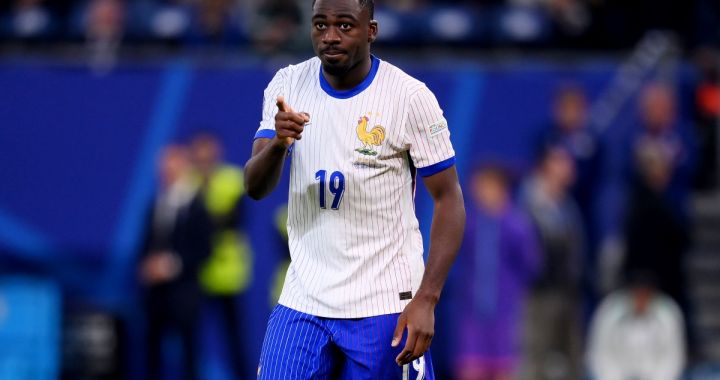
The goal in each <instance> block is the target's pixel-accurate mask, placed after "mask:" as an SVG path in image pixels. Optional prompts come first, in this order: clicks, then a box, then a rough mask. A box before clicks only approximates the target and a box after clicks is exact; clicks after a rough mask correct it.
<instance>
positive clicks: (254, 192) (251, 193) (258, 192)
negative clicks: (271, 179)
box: [247, 185, 267, 201]
mask: <svg viewBox="0 0 720 380" xmlns="http://www.w3.org/2000/svg"><path fill="white" fill-rule="evenodd" d="M247 195H248V197H250V198H252V199H253V200H256V201H259V200H261V199H263V198H265V196H266V195H267V191H264V189H262V188H261V187H260V186H257V185H255V186H251V185H248V187H247Z"/></svg>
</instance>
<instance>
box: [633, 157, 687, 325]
mask: <svg viewBox="0 0 720 380" xmlns="http://www.w3.org/2000/svg"><path fill="white" fill-rule="evenodd" d="M638 148H639V150H638V151H637V152H636V160H637V161H636V162H637V170H638V173H639V176H638V177H637V179H636V181H635V182H634V184H633V189H632V193H631V195H630V201H629V209H628V216H627V220H626V223H625V240H626V249H627V253H626V258H625V273H627V274H629V273H634V272H638V271H645V272H649V273H651V274H653V275H654V276H655V277H656V278H657V279H658V283H657V285H658V287H659V289H660V290H662V291H663V292H665V293H667V294H668V295H670V296H671V297H672V298H673V299H675V301H676V302H678V304H680V306H681V308H682V309H683V310H685V311H687V302H686V297H685V291H684V289H685V279H684V273H683V261H684V260H683V256H684V253H685V251H686V250H687V249H688V246H689V242H690V239H689V236H690V234H689V231H688V228H687V226H686V224H685V223H684V221H683V220H682V218H681V217H680V216H678V215H677V213H676V212H675V211H674V206H673V204H672V201H671V200H670V199H669V198H668V191H669V186H670V181H671V180H672V174H673V161H672V160H673V157H672V156H670V155H668V154H667V152H666V147H665V146H664V144H662V143H658V144H649V143H648V144H643V145H641V146H639V147H638Z"/></svg>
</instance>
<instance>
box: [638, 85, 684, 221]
mask: <svg viewBox="0 0 720 380" xmlns="http://www.w3.org/2000/svg"><path fill="white" fill-rule="evenodd" d="M640 118H641V120H640V122H641V129H640V131H639V132H638V134H637V135H636V136H635V137H634V140H633V145H632V154H633V156H632V160H631V162H630V164H631V165H632V168H631V172H632V173H633V175H632V176H631V178H630V180H631V182H634V181H635V180H638V179H640V180H642V177H643V176H644V175H645V174H644V173H639V172H638V169H643V168H642V167H638V166H636V165H635V164H636V163H640V162H642V161H643V160H644V159H643V158H642V157H640V156H641V155H643V154H645V152H648V151H653V152H655V153H656V154H659V155H662V160H663V161H664V162H665V163H666V165H667V169H668V170H669V173H668V174H669V178H668V183H667V186H666V189H665V190H664V192H665V196H666V197H667V198H668V200H669V201H670V203H671V205H672V207H673V209H674V212H675V213H677V214H678V215H679V216H680V217H681V218H683V219H685V218H686V217H687V215H686V214H687V204H686V202H687V201H688V196H689V192H690V187H691V181H692V174H693V173H692V172H693V165H694V162H693V161H694V157H693V155H694V149H693V148H694V147H693V146H692V145H693V144H692V143H691V139H690V138H689V136H686V135H684V134H683V133H684V132H687V131H686V130H685V129H684V128H682V126H681V125H680V122H679V120H678V117H677V99H676V98H675V93H674V91H673V89H672V88H671V87H669V86H668V85H666V84H662V83H651V84H649V85H648V86H646V87H645V88H644V89H643V92H642V94H641V97H640Z"/></svg>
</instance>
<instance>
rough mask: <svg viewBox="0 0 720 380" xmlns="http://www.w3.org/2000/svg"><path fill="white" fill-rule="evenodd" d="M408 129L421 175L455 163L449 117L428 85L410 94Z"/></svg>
mask: <svg viewBox="0 0 720 380" xmlns="http://www.w3.org/2000/svg"><path fill="white" fill-rule="evenodd" d="M405 128H406V129H405V144H406V145H407V146H408V147H409V151H410V157H411V158H412V160H413V164H414V165H415V167H416V168H417V169H418V173H419V174H420V176H422V177H427V176H431V175H433V174H435V173H439V172H441V171H443V170H445V169H447V168H449V167H451V166H453V165H454V164H455V150H453V147H452V143H451V142H450V130H449V129H448V124H447V120H445V117H444V116H443V112H442V109H440V105H439V104H438V101H437V99H436V98H435V95H433V93H432V92H431V91H430V89H428V88H427V87H426V86H422V88H421V89H420V90H418V91H417V92H415V93H414V94H413V95H412V96H410V104H409V108H408V117H407V121H406V125H405Z"/></svg>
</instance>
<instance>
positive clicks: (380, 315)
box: [245, 0, 465, 380]
mask: <svg viewBox="0 0 720 380" xmlns="http://www.w3.org/2000/svg"><path fill="white" fill-rule="evenodd" d="M373 7H374V4H373V1H372V0H316V2H315V3H314V4H313V15H312V32H311V39H312V43H313V47H314V50H315V53H316V54H317V57H314V58H311V59H309V60H307V61H304V62H301V63H299V64H297V65H291V66H288V67H286V68H284V69H281V70H279V71H278V72H277V74H276V75H275V77H274V78H273V79H272V81H271V82H270V84H269V85H268V87H267V88H266V90H265V94H264V95H265V98H264V106H263V116H262V121H261V123H260V128H259V129H258V131H257V133H256V135H255V137H256V138H255V141H254V143H253V150H252V157H251V158H250V160H249V161H248V162H247V164H246V166H245V178H246V185H247V191H248V194H249V195H250V197H252V198H254V199H260V198H262V197H264V196H266V195H267V194H268V193H270V192H271V191H272V190H273V189H274V188H275V186H276V185H277V183H278V180H279V178H280V175H281V173H282V170H283V166H284V162H285V160H286V157H287V156H290V157H291V166H290V189H289V200H288V235H289V247H290V254H291V259H292V261H291V264H290V267H289V269H288V273H287V275H286V279H285V285H284V287H283V291H282V294H281V296H280V300H279V305H278V306H277V307H276V308H275V309H274V311H273V312H272V315H271V316H270V320H269V322H268V327H267V331H266V336H265V341H264V343H263V348H262V353H261V356H260V363H259V366H258V378H259V379H328V378H333V379H335V378H341V379H398V380H399V379H433V378H434V375H433V370H432V362H431V359H430V354H429V351H428V348H429V346H430V342H431V340H432V338H433V334H434V332H435V330H434V324H435V321H434V319H435V317H434V310H435V305H436V304H437V302H438V300H439V298H440V293H441V290H442V288H443V285H444V283H445V279H446V277H447V274H448V271H449V269H450V266H451V264H452V262H453V260H454V259H455V256H456V254H457V250H458V248H459V245H460V242H461V239H462V235H463V228H464V224H465V209H464V206H463V199H462V192H461V190H460V186H459V183H458V178H457V172H456V170H455V166H454V163H455V153H454V150H453V148H452V145H451V143H450V138H449V137H450V132H449V130H448V126H447V122H446V121H445V119H444V117H443V113H442V110H441V109H440V106H439V105H438V102H437V100H436V99H435V96H434V95H433V94H432V93H431V92H430V90H429V89H428V88H427V87H426V86H425V85H424V84H423V83H421V82H420V81H418V80H416V79H414V78H412V77H410V76H409V75H407V74H405V73H404V72H402V71H401V70H400V69H398V68H397V67H395V66H393V65H391V64H389V63H387V62H385V61H381V60H380V59H378V58H377V57H375V56H373V55H371V54H370V45H371V43H372V42H373V41H374V40H375V38H376V36H377V32H378V24H377V22H376V21H375V20H373ZM416 173H417V174H420V176H421V177H422V178H423V181H424V183H425V185H426V187H427V188H428V190H429V192H430V194H431V196H432V198H433V200H434V214H433V224H432V228H431V233H430V241H431V244H430V249H429V255H428V262H427V266H425V264H424V262H423V245H422V237H421V235H420V230H419V227H418V221H417V218H416V217H415V209H414V203H413V202H414V201H413V197H414V188H415V180H416Z"/></svg>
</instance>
